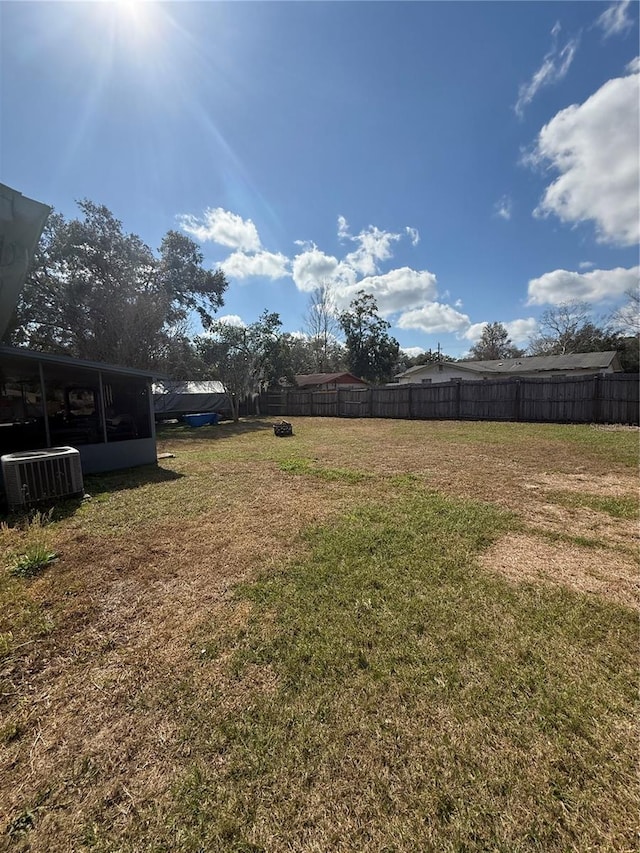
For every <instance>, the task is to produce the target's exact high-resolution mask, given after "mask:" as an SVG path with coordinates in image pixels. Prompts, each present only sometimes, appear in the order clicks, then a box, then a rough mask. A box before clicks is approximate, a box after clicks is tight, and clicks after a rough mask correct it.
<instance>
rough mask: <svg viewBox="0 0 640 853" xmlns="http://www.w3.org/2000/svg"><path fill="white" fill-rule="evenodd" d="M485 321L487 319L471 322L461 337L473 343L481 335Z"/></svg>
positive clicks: (486, 321)
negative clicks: (480, 321) (481, 321)
mask: <svg viewBox="0 0 640 853" xmlns="http://www.w3.org/2000/svg"><path fill="white" fill-rule="evenodd" d="M487 323H488V320H485V321H484V322H483V323H472V324H471V325H470V326H469V328H468V329H465V330H464V332H463V333H462V337H463V338H466V339H467V340H468V341H471V343H473V344H475V343H476V341H479V340H480V338H481V337H482V332H483V330H484V327H485V326H486V325H487Z"/></svg>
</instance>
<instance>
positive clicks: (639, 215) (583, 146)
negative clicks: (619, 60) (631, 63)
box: [531, 73, 640, 246]
mask: <svg viewBox="0 0 640 853" xmlns="http://www.w3.org/2000/svg"><path fill="white" fill-rule="evenodd" d="M639 80H640V74H638V73H634V74H631V75H630V76H627V77H617V78H615V79H613V80H608V81H607V82H606V83H605V84H604V85H603V86H602V87H601V88H600V89H598V91H597V92H595V93H594V94H593V95H591V97H590V98H588V99H587V100H586V101H585V102H584V103H583V104H580V105H576V104H574V105H572V106H570V107H567V108H566V109H564V110H562V111H561V112H559V113H557V115H555V116H554V117H553V118H552V119H551V121H550V122H549V123H548V124H546V125H545V126H544V127H543V128H542V130H541V131H540V134H539V136H538V139H537V143H536V148H535V151H534V153H533V156H532V158H531V159H532V161H533V162H538V163H542V162H547V163H549V164H550V165H551V166H552V167H553V168H554V169H556V170H557V171H558V172H560V175H559V177H557V178H556V180H555V181H554V182H553V183H552V184H550V185H549V186H548V187H547V189H546V190H545V193H544V196H543V198H542V200H541V202H540V204H539V205H538V207H537V208H536V210H535V211H534V213H535V215H537V216H547V215H549V214H551V213H553V214H555V215H556V216H558V217H559V218H560V219H561V220H562V221H563V222H571V223H577V222H584V221H586V220H593V221H594V222H595V224H596V229H597V236H598V239H599V240H600V241H601V242H606V243H616V244H620V245H625V246H628V245H633V244H635V243H636V242H637V241H638V239H639V238H640V211H639V204H638V186H639V185H640V158H638V146H639V139H638V122H639V112H640V110H639V103H640V86H639V85H638V84H639Z"/></svg>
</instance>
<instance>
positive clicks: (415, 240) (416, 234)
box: [404, 225, 420, 246]
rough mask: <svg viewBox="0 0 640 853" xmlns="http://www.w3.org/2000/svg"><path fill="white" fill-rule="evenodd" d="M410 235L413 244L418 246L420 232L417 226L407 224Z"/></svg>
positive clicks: (406, 228) (406, 229) (406, 227)
mask: <svg viewBox="0 0 640 853" xmlns="http://www.w3.org/2000/svg"><path fill="white" fill-rule="evenodd" d="M404 230H405V231H406V232H407V234H408V235H409V239H410V240H411V245H412V246H417V245H418V243H419V242H420V232H419V231H418V229H417V228H412V227H411V226H410V225H407V226H405V229H404Z"/></svg>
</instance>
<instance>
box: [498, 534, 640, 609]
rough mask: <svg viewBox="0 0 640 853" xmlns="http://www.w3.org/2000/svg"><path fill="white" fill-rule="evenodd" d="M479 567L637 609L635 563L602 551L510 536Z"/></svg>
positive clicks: (639, 587)
mask: <svg viewBox="0 0 640 853" xmlns="http://www.w3.org/2000/svg"><path fill="white" fill-rule="evenodd" d="M481 565H482V566H483V567H484V568H485V569H487V570H489V571H495V572H499V573H500V574H502V575H504V576H505V577H507V578H509V579H510V580H512V581H515V582H529V583H541V582H542V583H551V584H555V585H561V586H564V587H567V588H568V589H572V590H575V591H577V592H582V593H589V594H594V595H598V596H602V597H603V598H605V599H607V600H609V601H613V602H615V603H617V604H622V605H624V606H625V607H634V608H638V607H639V606H640V575H639V573H638V563H637V561H636V560H633V559H632V558H631V557H629V556H626V555H624V554H620V553H615V552H612V551H611V550H608V549H603V548H585V547H580V546H578V545H570V544H568V543H555V544H554V543H551V542H546V541H544V540H543V539H541V538H540V537H539V536H532V535H530V534H526V533H510V534H508V535H507V536H505V537H503V538H502V539H500V540H499V541H498V542H496V543H495V544H494V545H492V546H491V548H489V549H488V550H487V551H486V552H485V553H484V554H483V555H482V557H481Z"/></svg>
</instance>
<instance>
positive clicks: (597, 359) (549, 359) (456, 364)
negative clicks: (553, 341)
mask: <svg viewBox="0 0 640 853" xmlns="http://www.w3.org/2000/svg"><path fill="white" fill-rule="evenodd" d="M441 364H444V365H447V366H448V367H451V368H454V369H455V370H463V371H465V370H466V371H469V372H471V373H496V374H506V375H510V374H513V375H517V374H519V373H545V372H548V371H556V370H563V371H567V370H568V371H571V370H606V369H607V368H608V367H612V368H613V370H615V371H619V370H621V369H622V368H621V366H620V360H619V358H618V353H617V352H616V351H615V350H611V351H609V352H575V353H567V354H566V355H529V356H522V357H521V358H505V359H493V360H490V361H445V362H441ZM437 366H438V363H437V362H436V363H433V364H419V365H416V366H415V367H410V368H409V369H408V370H405V371H404V373H399V374H398V376H411V375H413V374H415V373H419V372H424V371H425V370H429V369H432V368H435V367H437Z"/></svg>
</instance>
